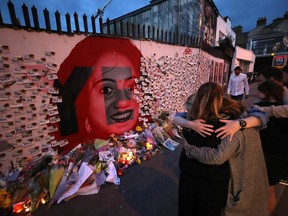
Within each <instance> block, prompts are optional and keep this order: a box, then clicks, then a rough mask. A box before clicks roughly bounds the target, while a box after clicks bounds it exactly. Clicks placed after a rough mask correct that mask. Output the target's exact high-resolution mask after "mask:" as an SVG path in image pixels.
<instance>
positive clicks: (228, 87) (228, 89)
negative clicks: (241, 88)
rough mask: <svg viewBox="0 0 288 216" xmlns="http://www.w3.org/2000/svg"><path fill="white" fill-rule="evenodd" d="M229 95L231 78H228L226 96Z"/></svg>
mask: <svg viewBox="0 0 288 216" xmlns="http://www.w3.org/2000/svg"><path fill="white" fill-rule="evenodd" d="M230 93H231V76H230V77H229V81H228V86H227V94H228V95H230Z"/></svg>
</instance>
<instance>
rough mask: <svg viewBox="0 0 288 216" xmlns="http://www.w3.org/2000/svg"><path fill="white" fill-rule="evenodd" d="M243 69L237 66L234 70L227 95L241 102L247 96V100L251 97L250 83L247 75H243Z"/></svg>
mask: <svg viewBox="0 0 288 216" xmlns="http://www.w3.org/2000/svg"><path fill="white" fill-rule="evenodd" d="M241 72H242V69H241V67H239V66H237V67H235V68H234V73H232V74H231V76H230V79H229V83H228V88H227V94H228V95H230V97H231V99H233V100H237V101H241V100H242V99H243V96H244V94H245V98H247V97H248V95H249V83H248V79H247V75H246V74H244V73H241Z"/></svg>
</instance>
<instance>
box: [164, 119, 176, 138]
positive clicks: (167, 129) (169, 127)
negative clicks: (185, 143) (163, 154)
mask: <svg viewBox="0 0 288 216" xmlns="http://www.w3.org/2000/svg"><path fill="white" fill-rule="evenodd" d="M162 128H163V130H164V132H165V133H166V134H167V135H168V137H167V138H172V139H175V134H174V132H173V130H172V125H171V124H170V123H169V122H168V121H165V122H164V123H163V125H162Z"/></svg>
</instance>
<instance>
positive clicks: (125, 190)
mask: <svg viewBox="0 0 288 216" xmlns="http://www.w3.org/2000/svg"><path fill="white" fill-rule="evenodd" d="M256 88H257V86H256V84H255V83H253V84H251V90H250V97H249V98H248V99H245V100H244V102H245V103H246V104H247V106H250V105H252V104H253V102H254V101H255V99H256V93H255V91H256ZM176 141H178V142H179V143H180V144H179V146H178V147H177V148H176V149H175V150H174V151H171V150H168V149H166V148H164V147H163V150H162V151H161V152H160V153H159V154H157V155H155V156H153V157H151V158H150V159H149V160H146V161H142V163H141V164H140V165H138V164H135V165H133V166H131V167H129V168H128V169H127V170H126V171H125V172H124V173H123V174H122V175H121V176H120V181H121V183H120V185H114V184H112V183H106V184H105V185H102V186H101V189H100V191H99V193H98V194H94V195H85V196H77V197H74V198H72V199H70V200H69V201H62V202H61V203H59V204H54V205H53V206H52V207H51V208H50V209H47V206H45V205H41V206H39V208H38V209H37V211H36V212H34V213H33V214H32V215H33V216H59V215H61V216H91V215H95V216H111V215H115V216H154V215H155V216H156V215H157V216H158V215H165V216H177V206H178V198H177V196H178V177H179V168H178V160H179V156H180V152H181V150H182V143H181V140H180V139H177V140H176ZM277 198H278V203H277V205H276V208H275V210H274V212H273V213H272V214H271V216H288V186H284V185H277ZM243 216H244V215H243Z"/></svg>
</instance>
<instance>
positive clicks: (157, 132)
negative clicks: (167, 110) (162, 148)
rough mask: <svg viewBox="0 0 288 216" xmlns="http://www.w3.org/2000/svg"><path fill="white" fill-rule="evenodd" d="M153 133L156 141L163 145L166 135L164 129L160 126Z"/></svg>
mask: <svg viewBox="0 0 288 216" xmlns="http://www.w3.org/2000/svg"><path fill="white" fill-rule="evenodd" d="M152 133H153V135H154V137H155V139H156V141H158V142H160V143H163V142H164V141H165V138H164V135H163V129H162V128H161V127H160V126H156V127H155V128H154V129H153V130H152Z"/></svg>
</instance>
